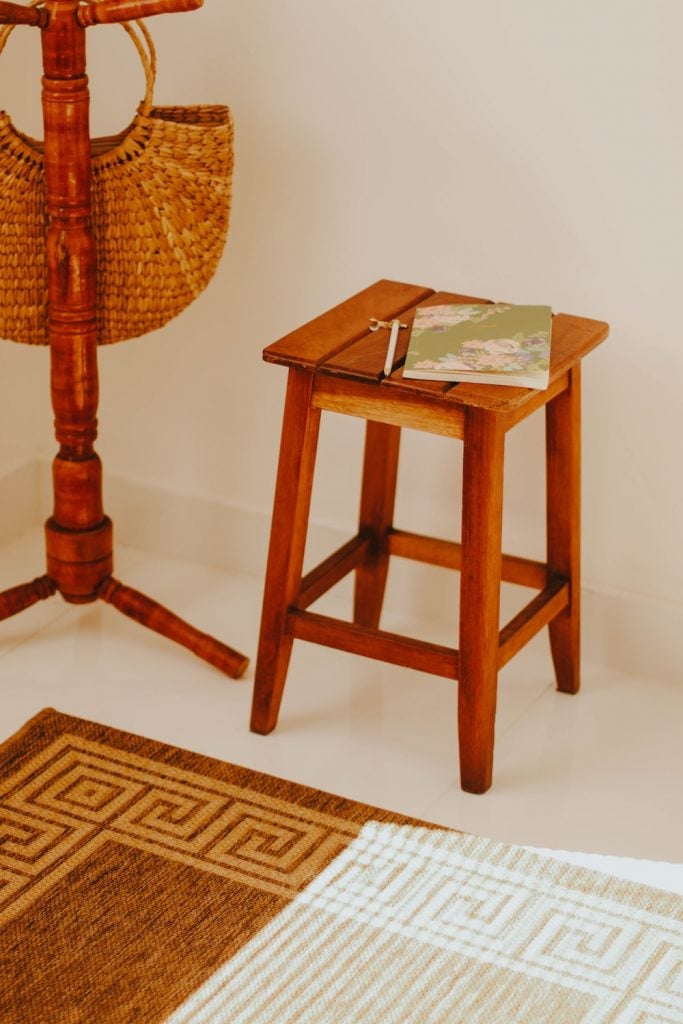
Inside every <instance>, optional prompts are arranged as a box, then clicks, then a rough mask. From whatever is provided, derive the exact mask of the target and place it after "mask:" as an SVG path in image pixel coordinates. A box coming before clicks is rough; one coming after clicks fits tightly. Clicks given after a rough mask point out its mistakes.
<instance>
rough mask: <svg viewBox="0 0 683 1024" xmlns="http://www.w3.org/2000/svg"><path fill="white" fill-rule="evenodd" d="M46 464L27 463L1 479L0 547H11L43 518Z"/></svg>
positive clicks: (11, 470)
mask: <svg viewBox="0 0 683 1024" xmlns="http://www.w3.org/2000/svg"><path fill="white" fill-rule="evenodd" d="M44 473H45V464H44V463H43V462H42V461H41V460H39V459H32V460H31V461H30V462H24V463H23V464H22V465H20V466H16V467H15V468H14V469H10V470H7V471H5V473H4V474H3V476H1V477H0V544H9V543H11V542H12V541H13V540H15V539H16V538H17V537H19V536H21V534H22V533H24V532H25V531H26V530H27V529H29V527H32V526H36V525H37V524H39V523H41V522H42V521H43V520H44V519H47V513H46V514H45V515H42V511H43V509H42V501H43V492H44V481H43V477H44Z"/></svg>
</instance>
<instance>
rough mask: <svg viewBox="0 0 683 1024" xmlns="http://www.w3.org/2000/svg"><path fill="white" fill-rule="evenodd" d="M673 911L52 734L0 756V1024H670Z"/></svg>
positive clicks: (46, 725) (220, 768)
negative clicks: (57, 1023)
mask: <svg viewBox="0 0 683 1024" xmlns="http://www.w3.org/2000/svg"><path fill="white" fill-rule="evenodd" d="M682 906H683V901H682V900H681V897H679V896H676V895H673V894H671V893H664V892H660V891H659V890H656V889H651V888H648V887H646V886H642V885H637V884H635V883H632V882H626V881H622V880H620V879H615V878H612V877H610V876H607V875H603V874H600V873H598V872H594V871H588V870H586V869H584V868H578V867H575V866H572V865H569V864H566V863H564V862H562V861H559V860H556V859H554V858H550V857H547V856H543V855H541V854H537V853H535V852H531V851H529V850H526V849H524V848H521V847H515V846H510V845H507V844H504V843H498V842H493V841H491V840H487V839H480V838H477V837H475V836H467V835H462V834H460V833H457V832H450V831H446V830H440V829H433V828H427V827H424V826H421V825H420V824H419V823H417V822H411V821H410V820H409V819H406V818H401V817H399V816H397V815H392V814H389V813H386V812H383V811H379V810H377V809H375V808H371V807H366V806H363V805H360V804H357V803H352V802H350V801H347V800H343V799H341V798H338V797H333V796H329V795H327V794H324V793H320V792H318V791H316V790H312V789H306V788H304V787H301V786H298V785H294V784H292V783H287V782H283V781H282V780H279V779H274V778H271V777H269V776H265V775H260V774H258V773H255V772H251V771H247V770H246V769H243V768H238V767H235V766H234V765H228V764H221V763H219V762H217V761H213V760H210V759H208V758H205V757H200V756H198V755H195V754H189V753H186V752H184V751H181V750H176V749H174V748H172V747H168V746H164V745H162V744H160V743H155V742H152V741H150V740H144V739H140V738H139V737H135V736H130V735H128V734H126V733H122V732H117V731H115V730H112V729H107V728H106V727H104V726H99V725H94V724H92V723H89V722H84V721H81V720H79V719H74V718H69V717H67V716H65V715H60V714H58V713H56V712H54V711H43V712H42V713H41V714H40V715H38V716H37V717H36V718H34V719H33V720H32V721H31V722H29V723H28V725H27V726H25V727H24V728H23V729H22V730H21V731H20V732H19V733H18V734H17V735H16V736H14V737H13V738H12V739H10V740H9V741H7V742H6V743H5V744H4V745H3V746H2V748H0V925H1V928H0V1022H2V1024H29V1022H30V1024H53V1022H55V1024H56V1022H59V1024H86V1022H87V1024H682V1022H683V913H682Z"/></svg>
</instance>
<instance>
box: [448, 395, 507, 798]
mask: <svg viewBox="0 0 683 1024" xmlns="http://www.w3.org/2000/svg"><path fill="white" fill-rule="evenodd" d="M504 443H505V434H504V432H503V430H502V427H501V424H500V420H499V418H498V417H497V416H495V414H492V413H490V412H489V411H488V410H482V409H478V408H476V407H474V408H470V409H468V410H467V415H466V420H465V444H464V452H463V482H462V557H461V566H460V684H459V686H458V736H459V739H460V784H461V786H462V788H463V789H464V790H466V791H467V792H469V793H484V792H485V791H486V790H487V789H488V788H489V787H490V785H491V780H492V772H493V743H494V731H495V720H496V699H497V677H498V632H499V621H498V620H499V611H500V577H501V562H502V548H501V544H502V529H503V457H504Z"/></svg>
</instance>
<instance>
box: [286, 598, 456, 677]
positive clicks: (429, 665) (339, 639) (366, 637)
mask: <svg viewBox="0 0 683 1024" xmlns="http://www.w3.org/2000/svg"><path fill="white" fill-rule="evenodd" d="M287 628H288V631H289V632H290V634H291V635H292V636H293V637H297V638H298V639H299V640H310V641H311V642H312V643H316V644H324V645H325V646H327V647H336V648H337V649H338V650H340V651H348V652H350V653H351V654H360V655H362V656H363V657H365V658H377V659H378V660H379V661H387V662H389V663H390V664H392V665H403V666H404V667H406V668H414V669H417V670H418V671H420V672H430V673H431V674H432V675H436V676H444V677H445V678H446V679H457V678H458V652H457V651H456V650H454V649H453V648H451V647H444V646H443V645H440V644H433V643H429V642H428V641H426V640H416V639H413V638H412V637H406V636H401V635H399V634H398V633H389V632H387V631H385V630H382V629H372V628H370V627H369V626H360V625H358V624H357V623H354V622H343V621H341V620H340V619H333V618H331V617H330V616H328V615H318V614H317V613H316V612H305V611H300V610H299V609H296V608H295V609H292V611H290V613H289V615H288V617H287Z"/></svg>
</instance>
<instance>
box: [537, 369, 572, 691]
mask: <svg viewBox="0 0 683 1024" xmlns="http://www.w3.org/2000/svg"><path fill="white" fill-rule="evenodd" d="M580 374H581V365H580V364H578V363H577V365H576V366H575V367H574V368H573V369H572V370H571V371H570V374H569V387H568V389H567V390H566V391H563V392H562V393H561V394H559V395H558V396H557V397H556V398H554V399H553V400H552V402H549V403H548V404H547V405H546V407H545V409H546V487H547V531H548V569H549V571H550V572H552V573H556V574H557V575H559V576H564V577H565V578H566V579H568V580H569V604H568V605H567V607H566V608H565V609H564V611H562V612H561V613H560V614H559V615H558V616H557V618H555V619H554V620H553V621H552V622H551V623H550V625H549V632H550V649H551V651H552V656H553V663H554V665H555V677H556V679H557V688H558V690H561V691H563V692H564V693H577V692H578V690H579V686H580V664H579V661H580V653H581V652H580V640H581V632H580V631H581V607H580V604H581V578H580V574H581V377H580Z"/></svg>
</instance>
